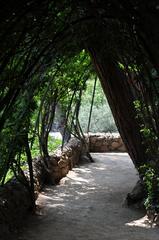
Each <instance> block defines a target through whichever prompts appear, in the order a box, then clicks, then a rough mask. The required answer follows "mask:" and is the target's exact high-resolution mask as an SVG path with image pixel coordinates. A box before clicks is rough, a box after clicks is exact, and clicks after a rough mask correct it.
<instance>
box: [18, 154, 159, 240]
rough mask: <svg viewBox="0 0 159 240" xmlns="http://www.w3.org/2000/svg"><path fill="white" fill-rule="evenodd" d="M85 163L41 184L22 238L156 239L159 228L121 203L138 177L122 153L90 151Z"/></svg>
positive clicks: (47, 239)
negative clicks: (57, 180)
mask: <svg viewBox="0 0 159 240" xmlns="http://www.w3.org/2000/svg"><path fill="white" fill-rule="evenodd" d="M92 156H93V158H94V160H95V163H90V164H84V165H82V166H79V167H77V168H74V170H73V171H70V173H69V174H68V176H67V177H66V178H64V179H62V181H61V183H60V184H59V185H57V186H53V187H46V188H45V189H44V191H43V192H42V193H41V194H40V196H39V198H38V204H39V205H40V208H41V210H40V212H39V214H38V215H37V216H32V217H30V218H29V219H28V221H27V223H28V224H27V226H26V227H25V228H24V229H23V233H21V234H20V236H19V237H18V238H16V239H19V240H20V239H21V240H151V239H152V240H158V239H159V229H158V228H152V227H151V226H150V225H148V224H146V223H145V218H144V213H143V212H141V211H139V210H137V209H130V208H127V207H126V206H123V202H124V198H125V196H126V194H127V193H128V192H130V191H131V189H132V187H133V186H134V185H135V183H136V181H137V174H136V171H135V169H134V167H133V165H132V163H131V160H130V158H129V157H128V155H127V154H125V153H124V154H115V153H107V154H92Z"/></svg>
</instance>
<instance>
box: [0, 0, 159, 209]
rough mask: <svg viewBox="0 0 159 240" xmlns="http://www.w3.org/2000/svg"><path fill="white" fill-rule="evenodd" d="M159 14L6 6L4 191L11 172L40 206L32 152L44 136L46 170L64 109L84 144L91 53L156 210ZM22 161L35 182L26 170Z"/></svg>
mask: <svg viewBox="0 0 159 240" xmlns="http://www.w3.org/2000/svg"><path fill="white" fill-rule="evenodd" d="M158 11H159V8H158V2H157V1H155V0H154V1H149V2H145V3H144V4H143V2H141V1H140V0H136V1H121V2H119V1H110V0H108V1H102V0H86V1H74V0H70V1H66V0H61V1H56V0H55V1H49V0H44V1H38V0H34V1H32V0H27V1H26V0H18V1H13V0H7V1H2V3H1V8H0V16H1V19H0V28H1V32H0V43H1V44H0V52H1V56H0V71H1V75H0V140H1V141H0V182H1V184H4V182H5V179H6V175H7V172H8V171H10V170H11V171H12V172H13V173H14V175H15V176H16V177H17V178H18V179H19V180H20V181H21V182H23V183H24V184H25V185H26V187H27V188H28V189H29V191H30V192H31V195H32V199H33V201H34V196H33V192H34V189H33V188H34V186H33V171H32V156H31V146H32V144H33V142H34V140H35V138H36V137H38V138H39V142H40V151H41V154H42V156H43V157H44V159H45V163H46V165H47V159H48V158H49V153H48V135H49V131H50V129H51V125H52V122H53V120H54V116H55V109H56V106H57V104H60V105H61V106H62V108H63V111H64V112H65V122H64V125H65V130H64V136H65V132H66V127H67V128H69V130H70V131H71V132H72V133H73V134H74V135H75V136H77V137H79V138H82V136H83V133H82V129H81V126H80V122H79V112H80V105H81V99H82V94H83V92H84V90H85V88H86V81H87V80H88V79H89V78H92V75H93V74H94V71H93V70H92V67H91V65H90V58H89V57H88V54H86V52H88V53H89V54H90V56H91V58H92V60H93V62H94V65H95V69H96V72H97V73H98V75H99V76H100V79H101V82H102V87H103V89H104V91H105V93H107V97H108V101H109V104H110V106H111V109H112V112H113V115H114V117H115V121H116V124H117V127H118V129H119V132H120V133H121V135H122V137H123V140H124V142H125V144H126V146H127V148H128V151H129V154H130V156H131V157H132V160H133V162H134V164H135V166H136V167H137V168H138V170H139V174H140V178H141V179H142V180H143V181H145V186H146V188H147V193H148V199H151V201H149V202H150V206H151V207H153V206H156V205H157V206H158V205H159V197H158V189H157V188H158V185H157V184H156V183H157V182H158V158H159V154H158V152H159V149H158V148H159V139H158V136H159V123H158V118H159V100H158V99H159V84H158V78H159V69H158V57H159V46H158V43H159V41H158V40H159V28H158V26H157V23H158V16H159V15H158ZM83 49H85V50H83ZM114 78H115V79H116V82H115V83H114ZM125 106H126V107H125ZM34 114H35V115H36V117H35V118H36V120H35V121H32V119H33V118H34V117H33V116H34ZM22 154H23V155H25V156H26V159H27V163H28V168H29V172H30V179H29V180H28V179H26V177H25V175H24V172H23V169H22V166H23V161H21V159H22V158H21V156H22ZM143 166H144V167H143ZM145 166H146V167H145ZM142 167H143V168H142ZM140 169H142V171H140ZM143 169H146V170H145V171H143ZM149 173H150V175H151V176H150V175H149ZM149 176H150V177H149ZM152 176H153V177H152ZM145 179H146V180H145ZM147 179H148V180H147ZM148 182H149V184H152V185H153V186H154V187H149V185H148V184H147V183H148ZM30 189H31V190H30ZM149 195H151V198H150V197H149ZM154 208H155V210H156V211H158V207H154Z"/></svg>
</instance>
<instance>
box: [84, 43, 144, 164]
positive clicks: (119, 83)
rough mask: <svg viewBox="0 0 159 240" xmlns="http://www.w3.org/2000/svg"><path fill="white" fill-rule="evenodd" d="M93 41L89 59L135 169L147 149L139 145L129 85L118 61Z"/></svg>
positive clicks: (137, 127) (138, 127) (140, 141)
mask: <svg viewBox="0 0 159 240" xmlns="http://www.w3.org/2000/svg"><path fill="white" fill-rule="evenodd" d="M99 46H100V44H98V45H97V44H94V46H91V48H89V52H90V55H91V58H92V60H93V62H94V65H95V68H96V71H97V74H98V75H99V78H100V81H101V84H102V87H103V90H104V92H105V95H106V97H107V99H108V102H109V105H110V108H111V110H112V113H113V116H114V119H115V122H116V125H117V127H118V130H119V133H120V135H121V137H122V139H123V141H124V143H125V146H126V148H127V151H128V153H129V155H130V157H131V159H132V161H133V163H134V165H135V167H136V168H138V167H140V166H141V165H143V164H144V163H145V162H146V161H147V157H146V151H145V149H144V146H143V144H142V137H141V134H140V126H139V123H138V121H137V119H136V112H135V109H134V104H133V101H134V100H135V99H134V97H133V94H132V92H131V88H130V85H129V83H128V81H127V77H126V75H125V74H124V72H123V71H122V70H121V69H120V68H119V66H118V64H116V63H115V62H113V61H112V59H111V58H109V57H108V54H107V52H103V51H101V50H100V48H99Z"/></svg>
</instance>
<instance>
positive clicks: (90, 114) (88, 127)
mask: <svg viewBox="0 0 159 240" xmlns="http://www.w3.org/2000/svg"><path fill="white" fill-rule="evenodd" d="M96 84H97V76H96V77H95V80H94V87H93V94H92V101H91V107H90V112H89V119H88V126H87V133H89V129H90V123H91V117H92V110H93V104H94V97H95V91H96Z"/></svg>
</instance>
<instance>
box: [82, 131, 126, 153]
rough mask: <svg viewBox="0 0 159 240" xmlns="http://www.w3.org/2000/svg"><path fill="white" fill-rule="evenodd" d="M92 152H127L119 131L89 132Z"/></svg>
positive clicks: (88, 139) (88, 137) (88, 136)
mask: <svg viewBox="0 0 159 240" xmlns="http://www.w3.org/2000/svg"><path fill="white" fill-rule="evenodd" d="M86 137H87V141H88V142H89V150H90V152H126V147H125V145H124V143H123V141H122V139H121V137H120V135H119V134H118V133H112V134H110V133H109V134H108V133H96V134H94V133H89V135H86Z"/></svg>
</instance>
